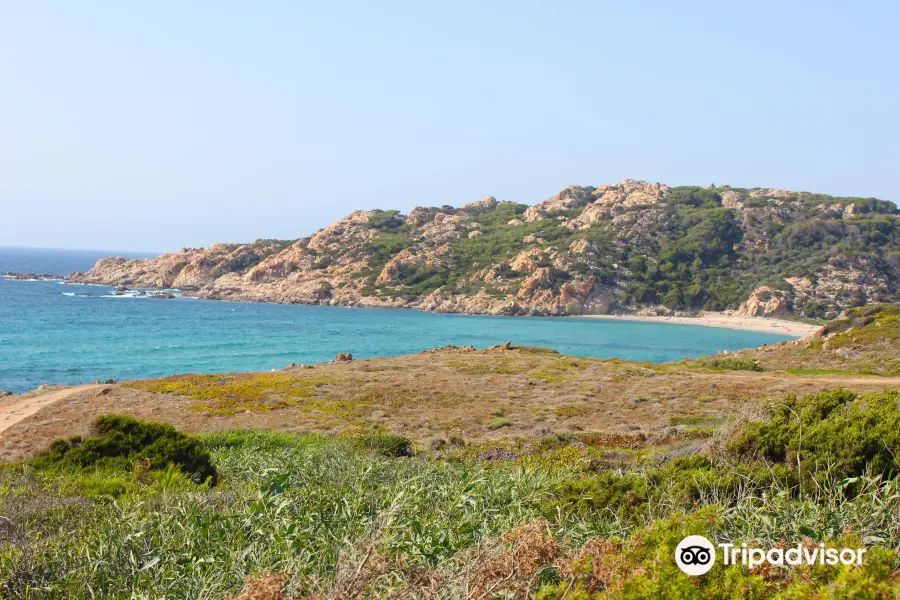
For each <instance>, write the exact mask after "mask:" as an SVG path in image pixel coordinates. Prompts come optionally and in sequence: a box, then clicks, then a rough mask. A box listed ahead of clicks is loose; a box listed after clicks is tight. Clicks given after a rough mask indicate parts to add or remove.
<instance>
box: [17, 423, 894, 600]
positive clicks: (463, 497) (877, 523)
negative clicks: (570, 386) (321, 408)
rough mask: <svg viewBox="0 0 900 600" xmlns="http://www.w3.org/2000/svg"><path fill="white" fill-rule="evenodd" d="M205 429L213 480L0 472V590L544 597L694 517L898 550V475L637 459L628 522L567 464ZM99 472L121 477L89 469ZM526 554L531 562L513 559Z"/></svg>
mask: <svg viewBox="0 0 900 600" xmlns="http://www.w3.org/2000/svg"><path fill="white" fill-rule="evenodd" d="M202 440H203V443H204V445H205V446H206V447H207V448H208V449H209V452H210V454H211V456H212V459H213V462H214V464H215V465H216V468H217V469H218V472H219V474H220V477H221V482H220V484H219V485H218V486H215V487H212V486H208V485H206V486H202V485H201V486H198V485H196V484H194V483H192V482H190V480H189V479H188V478H187V477H185V476H184V475H181V474H180V473H179V472H178V471H177V470H171V469H170V470H168V471H165V472H161V473H157V474H156V475H155V476H154V477H152V478H147V477H145V474H142V473H139V472H137V471H135V472H129V471H123V470H118V471H116V470H111V469H96V470H88V471H86V472H84V473H80V474H74V473H72V474H66V473H61V472H58V471H54V472H43V471H36V470H35V469H34V468H32V467H30V466H23V465H18V466H13V467H8V468H6V469H5V470H3V471H0V515H2V516H4V517H6V518H8V520H9V522H8V523H7V522H5V521H3V522H0V597H10V598H209V599H213V598H223V597H225V596H226V594H229V593H235V592H236V591H237V590H239V589H240V588H241V586H242V584H243V582H244V581H245V579H246V578H247V577H248V576H253V575H255V574H260V573H266V572H275V573H285V574H286V575H287V578H286V582H285V586H286V587H285V590H286V593H288V594H291V595H297V596H298V597H299V596H300V595H303V594H315V593H325V594H327V593H329V592H334V591H335V590H342V593H343V594H344V597H366V596H368V595H374V594H375V593H376V591H377V592H378V593H379V594H383V595H389V594H390V593H391V591H393V592H397V593H400V592H402V594H407V596H403V595H402V594H401V597H410V596H409V595H410V594H412V592H410V590H413V589H419V587H421V586H426V585H431V586H436V589H439V590H440V594H438V596H437V597H441V598H453V597H459V598H463V597H468V595H470V594H471V593H472V590H473V589H481V590H494V592H496V593H500V591H502V590H503V589H514V590H518V591H517V592H516V594H518V593H524V592H522V590H527V591H528V593H534V592H536V591H537V590H538V589H539V588H541V587H542V586H551V587H549V588H547V589H550V590H551V591H550V592H548V594H549V595H547V596H546V597H556V596H554V595H553V593H552V586H553V585H556V584H555V583H554V582H557V581H558V582H559V585H560V586H561V587H560V588H559V589H560V590H564V589H569V588H567V587H565V585H566V583H567V582H568V583H569V584H571V583H572V581H576V580H577V581H579V582H580V581H581V580H579V579H577V577H576V575H573V574H571V573H570V571H568V570H567V569H569V567H568V566H567V565H568V564H569V563H570V562H571V561H570V558H571V556H574V555H576V554H577V553H578V552H582V551H583V549H584V548H590V547H593V546H591V544H592V543H594V542H592V540H597V539H601V540H612V541H610V542H609V544H612V546H603V545H602V544H601V546H602V547H604V548H606V547H609V548H612V547H615V548H618V550H616V552H619V553H621V557H622V558H621V561H620V562H619V563H617V564H618V565H619V566H618V567H616V568H618V569H620V570H619V571H616V573H618V575H617V577H620V578H621V579H622V580H623V581H624V580H630V579H628V578H635V577H636V578H640V577H650V578H652V577H657V578H658V577H662V576H663V575H665V574H666V573H669V571H666V570H665V569H663V567H660V566H659V565H667V564H668V563H666V562H665V561H666V560H667V558H666V557H668V554H665V552H668V550H665V552H663V551H662V550H660V551H659V552H662V554H659V553H658V554H659V556H656V555H654V556H655V558H653V557H649V558H648V556H649V555H646V552H649V550H640V548H645V549H646V548H654V547H656V546H654V544H662V545H659V548H663V549H665V548H668V546H666V545H665V544H668V543H669V541H671V539H675V538H676V537H677V536H678V535H682V534H683V532H684V531H686V530H687V529H686V528H691V527H696V526H697V525H696V524H697V523H698V522H700V521H703V522H704V523H707V524H708V525H704V526H708V527H709V530H708V531H709V532H711V533H712V534H714V535H715V536H716V538H717V539H719V540H732V541H735V540H736V541H740V540H756V541H758V542H761V543H764V544H765V545H774V544H777V543H781V542H793V541H800V540H836V539H840V538H844V537H846V536H848V535H850V536H853V537H854V539H858V540H860V541H861V543H864V544H866V545H877V546H882V547H885V548H888V549H891V550H896V549H898V548H900V524H898V520H897V518H896V515H897V514H900V484H898V483H897V482H896V481H895V480H884V479H882V478H881V477H880V476H877V475H874V474H871V473H870V474H867V475H863V476H860V477H857V478H854V479H853V480H852V481H850V480H847V481H842V482H837V483H836V484H834V485H830V486H823V487H821V488H820V489H818V490H817V491H814V492H811V493H800V494H798V493H797V489H796V488H791V487H789V486H784V487H780V486H779V484H777V483H776V484H773V486H771V487H765V486H761V485H759V483H758V482H752V481H748V482H747V483H746V485H733V484H729V485H728V486H723V485H718V484H717V482H716V480H715V479H712V480H707V479H703V481H699V480H698V481H696V482H684V481H681V482H679V485H671V486H669V487H666V486H665V485H663V484H661V483H660V481H659V479H658V477H657V476H656V475H654V474H653V473H652V472H651V470H648V469H646V468H644V469H636V470H635V471H634V476H635V477H639V478H640V477H646V478H649V479H648V480H652V481H653V482H654V485H656V486H657V487H660V486H662V487H660V491H659V492H658V493H656V492H654V494H653V495H651V496H650V500H649V501H647V502H646V503H645V504H644V505H642V506H640V507H638V509H637V512H636V516H635V518H630V519H626V518H623V517H622V516H621V515H617V514H616V513H615V511H613V510H606V509H598V510H590V511H587V512H585V511H582V510H578V508H577V506H575V505H573V504H571V503H566V502H562V501H560V499H559V497H558V494H557V491H558V489H559V485H560V483H562V482H564V481H566V480H569V479H570V478H571V477H572V476H573V473H572V471H571V470H568V469H564V468H563V469H559V470H555V469H552V468H546V467H540V468H531V467H526V466H523V465H521V464H515V463H512V464H509V463H507V464H504V465H499V466H498V465H487V464H480V465H478V464H476V465H475V466H467V465H465V464H463V463H454V462H447V461H438V460H430V459H425V458H421V457H401V458H390V457H386V456H383V455H378V454H374V453H371V452H368V451H367V449H366V448H362V447H360V445H359V444H357V443H354V442H353V441H350V440H341V439H330V438H326V437H321V436H293V435H287V434H279V433H267V432H258V431H240V432H222V433H216V434H210V435H205V436H203V437H202ZM677 473H678V474H677V476H678V477H682V478H684V477H698V478H702V477H704V476H703V475H702V474H696V473H695V472H694V471H679V472H677ZM584 476H585V477H592V475H589V474H588V475H584ZM655 477H656V479H654V478H655ZM110 479H114V480H116V481H120V482H121V481H127V482H128V485H126V486H124V487H115V486H114V487H112V488H110V487H108V486H104V485H101V484H100V483H99V482H103V481H107V480H110ZM691 483H696V484H698V485H688V486H687V487H688V488H690V489H692V490H700V491H699V492H698V493H697V494H696V496H694V497H693V498H692V499H691V500H690V502H688V503H685V500H684V498H683V497H682V496H681V495H680V492H678V491H677V490H679V489H685V485H684V484H691ZM701 484H702V485H701ZM848 486H852V488H853V490H854V493H853V494H848V493H847V489H848ZM110 489H113V490H115V491H114V492H112V493H109V490H110ZM705 515H714V518H713V517H707V516H705ZM0 521H2V520H0ZM523 527H524V528H525V529H521V528H523ZM517 528H518V529H517ZM529 528H530V529H529ZM511 531H512V532H515V531H526V532H530V533H528V535H530V536H531V537H530V538H528V539H531V540H532V542H528V543H534V544H538V546H539V547H540V549H541V551H540V552H538V554H536V555H534V556H538V557H539V558H540V560H538V559H535V558H533V557H532V558H531V559H527V560H526V558H523V557H525V556H526V555H528V556H530V555H529V554H528V552H529V548H528V547H526V546H523V544H524V543H525V542H522V541H521V540H522V539H525V538H523V537H522V536H521V535H519V537H516V536H515V535H512V534H510V532H511ZM541 532H543V533H541ZM517 535H518V534H517ZM660 536H667V537H665V540H668V541H665V544H664V543H663V542H662V541H660V540H662V539H663V538H662V537H660ZM526 537H527V536H526ZM505 540H506V541H505ZM509 540H512V541H509ZM534 540H537V541H536V542H535V541H534ZM634 540H637V541H634ZM510 544H512V546H514V548H513V549H512V550H508V551H507V550H503V548H506V546H508V545H510ZM603 544H606V542H603ZM538 546H535V547H538ZM567 549H570V550H571V552H572V553H575V554H567V553H568V552H570V550H567ZM503 552H507V554H503ZM605 552H606V554H604V555H603V556H604V557H606V558H608V557H610V556H613V558H615V556H619V555H615V554H614V555H610V554H609V551H608V550H607V551H605ZM641 552H643V553H644V554H641ZM532 554H534V553H533V552H532ZM664 555H665V556H664ZM598 556H599V555H598ZM893 556H894V559H892V560H894V561H895V563H896V555H893ZM629 557H631V558H629ZM606 558H604V560H606ZM528 560H531V561H532V562H533V563H534V564H536V565H538V567H540V568H538V567H534V565H532V567H534V568H531V567H529V568H530V569H531V570H528V569H525V568H524V567H522V566H521V565H522V564H525V563H527V562H528ZM504 561H505V562H504ZM510 561H511V562H510ZM522 561H525V563H523V562H522ZM535 561H536V562H535ZM541 561H549V562H551V563H553V561H556V562H555V563H554V564H550V565H547V566H540V565H539V564H538V563H540V562H541ZM628 561H633V564H631V563H628ZM654 561H656V562H654ZM508 564H511V565H513V566H511V567H508ZM529 564H531V563H529ZM498 565H500V566H498ZM516 565H518V566H516ZM622 565H625V566H622ZM629 565H630V566H629ZM501 566H502V569H501ZM626 566H627V567H628V569H630V570H624V571H623V570H622V569H625V567H626ZM507 568H509V569H510V570H509V573H508V574H507V572H506V571H504V570H503V569H507ZM667 568H668V567H666V569H667ZM659 569H663V570H659ZM366 573H370V574H371V577H369V579H365V574H366ZM660 573H662V574H663V575H660ZM745 575H747V574H746V573H743V574H741V577H743V576H745ZM479 577H480V578H481V579H478V578H479ZM486 577H493V578H494V579H492V580H488V581H485V578H486ZM665 577H670V575H665ZM671 577H676V578H677V577H682V576H681V575H678V574H677V573H676V574H675V575H671ZM729 577H731V578H732V579H734V578H735V577H737V576H736V575H734V576H732V575H730V576H729ZM567 578H568V579H567ZM364 579H365V580H364ZM673 581H675V580H673ZM677 581H679V582H682V583H685V581H687V580H684V581H682V580H681V579H678V580H677ZM735 581H737V579H735ZM754 581H756V580H754ZM423 582H426V583H423ZM428 582H430V583H428ZM473 582H474V583H473ZM500 582H503V583H502V585H501V584H500ZM763 583H765V582H763ZM513 584H515V585H514V586H513ZM578 585H581V583H578ZM604 585H605V584H604ZM685 585H687V583H685ZM735 585H737V584H735ZM754 585H756V584H754ZM760 585H763V584H760ZM804 585H805V584H804ZM417 586H419V587H417ZM472 586H475V587H472ZM479 586H480V587H479ZM503 586H506V587H503ZM509 586H513V587H509ZM576 587H577V586H576ZM585 589H587V588H585ZM610 589H612V588H610ZM648 589H649V588H648ZM654 589H655V588H654ZM685 589H693V588H691V587H690V586H688V587H687V588H685ZM698 589H699V588H698ZM717 589H718V588H717ZM728 589H731V588H728ZM398 590H399V591H400V592H398ZM404 590H405V591H404ZM695 591H696V590H695ZM494 592H492V593H494ZM592 593H593V592H592ZM598 593H599V592H598ZM609 593H612V592H609ZM697 593H698V594H699V593H700V592H697ZM720 593H724V592H721V590H720V591H719V592H716V594H720ZM335 594H336V595H337V596H340V594H337V593H336V592H335ZM710 594H711V596H710V597H716V596H715V594H712V592H710ZM564 595H566V594H563V593H562V592H560V594H559V597H562V596H564ZM412 597H415V594H412ZM487 597H490V596H487ZM566 597H567V598H573V597H584V598H587V597H592V596H590V595H587V596H576V595H574V593H573V594H568V595H566ZM637 597H645V596H637ZM872 597H877V596H872Z"/></svg>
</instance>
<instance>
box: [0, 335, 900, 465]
mask: <svg viewBox="0 0 900 600" xmlns="http://www.w3.org/2000/svg"><path fill="white" fill-rule="evenodd" d="M898 383H900V379H898V380H896V381H895V380H892V379H889V378H885V377H862V376H859V375H852V376H837V375H829V376H804V375H793V374H790V373H785V372H783V371H777V372H776V371H766V372H762V373H752V372H745V371H719V372H716V371H708V370H706V369H696V368H690V367H689V366H687V365H682V364H680V363H673V364H666V365H654V364H651V363H629V362H627V361H621V360H595V359H588V358H573V357H566V356H561V355H559V354H553V353H549V352H536V351H528V350H522V349H514V350H502V349H499V348H497V349H489V350H471V351H466V352H462V351H460V350H453V349H446V350H438V351H428V352H422V353H419V354H414V355H410V356H403V357H398V358H380V359H370V360H357V361H353V362H350V363H339V364H338V363H336V364H330V363H329V364H322V365H316V366H315V367H314V368H312V369H308V368H303V369H301V368H296V369H287V370H285V371H281V372H274V373H238V374H222V375H179V376H174V377H167V378H163V379H157V380H150V381H136V382H130V383H125V384H119V385H110V386H107V387H109V389H110V391H109V393H108V394H105V395H102V396H96V395H95V394H94V393H88V392H84V393H73V394H72V395H71V396H70V397H68V398H66V399H65V400H62V401H59V402H57V403H55V404H51V405H48V406H47V407H45V408H43V409H42V410H41V411H40V412H38V413H37V414H35V415H33V416H32V417H29V418H26V419H24V420H23V421H21V422H20V423H18V424H16V425H14V426H12V427H11V428H9V429H8V430H6V431H5V432H3V433H2V434H0V460H16V459H19V458H24V457H29V456H33V455H34V454H35V453H36V452H38V451H39V450H41V449H43V448H44V447H46V445H47V444H49V442H50V441H52V440H53V439H55V438H58V437H64V436H69V435H74V434H84V433H87V430H88V427H89V424H90V423H91V422H93V420H94V419H95V418H96V417H97V416H98V415H101V414H107V413H111V412H116V413H124V414H130V415H133V416H135V417H138V418H145V419H148V418H149V419H152V420H156V421H163V422H168V423H170V424H172V425H174V426H175V427H177V428H178V429H181V430H183V431H187V432H204V431H216V430H221V429H231V428H261V429H277V430H281V431H290V432H318V433H326V434H332V435H345V434H357V433H390V434H397V435H403V436H406V437H409V438H411V439H413V440H415V441H417V442H419V443H427V442H429V441H430V440H433V439H435V438H439V437H440V438H449V437H453V436H456V437H461V438H464V439H465V440H467V441H468V442H473V443H482V442H490V441H497V440H504V439H509V438H517V437H522V436H525V437H527V436H529V435H530V433H531V432H532V431H535V430H550V431H555V432H566V431H569V432H571V431H584V432H599V433H603V434H607V435H615V434H621V433H622V432H623V431H625V432H627V431H643V432H650V431H654V430H660V429H662V428H665V427H668V426H669V425H670V424H671V423H673V422H674V423H683V422H684V423H687V422H691V423H706V422H709V423H718V422H722V421H723V420H725V419H727V418H728V417H729V416H732V415H736V414H739V413H740V411H741V410H742V407H743V406H744V404H745V401H746V400H747V399H752V398H767V397H774V396H779V395H783V394H784V393H788V392H789V393H796V394H807V393H813V392H817V391H822V390H824V389H830V388H834V387H837V386H844V387H847V388H849V389H853V390H856V391H860V392H863V391H873V390H881V389H884V388H885V387H890V386H896V385H898ZM501 418H502V419H503V421H502V422H501V421H494V419H501ZM623 441H624V440H623ZM597 443H600V441H599V440H598V441H597ZM603 443H604V444H605V443H606V442H603ZM633 444H634V438H633V437H631V438H630V441H629V442H628V445H629V446H630V445H633ZM612 445H613V444H610V446H612Z"/></svg>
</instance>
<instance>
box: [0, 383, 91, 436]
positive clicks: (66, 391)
mask: <svg viewBox="0 0 900 600" xmlns="http://www.w3.org/2000/svg"><path fill="white" fill-rule="evenodd" d="M102 387H104V386H103V385H96V384H90V385H76V386H72V387H66V388H63V389H54V390H50V391H48V392H37V393H34V392H31V393H28V394H23V395H21V396H10V397H8V398H5V399H3V400H0V433H3V432H4V431H6V430H7V429H9V428H10V427H12V426H13V425H15V424H16V423H18V422H19V421H22V420H23V419H26V418H28V417H30V416H31V415H33V414H35V413H36V412H38V411H39V410H41V409H42V408H44V407H45V406H49V405H51V404H53V403H55V402H59V401H60V400H65V399H66V398H68V397H69V396H71V395H72V394H77V393H78V392H81V391H84V390H93V389H97V390H99V389H100V388H102Z"/></svg>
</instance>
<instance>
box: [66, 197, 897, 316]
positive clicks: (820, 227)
mask: <svg viewBox="0 0 900 600" xmlns="http://www.w3.org/2000/svg"><path fill="white" fill-rule="evenodd" d="M898 222H900V213H898V211H897V208H896V206H895V205H894V204H893V203H891V202H887V201H882V200H876V199H872V198H843V197H832V196H826V195H821V194H810V193H806V192H788V191H785V190H775V189H761V188H755V189H740V188H731V187H718V188H716V187H709V188H701V187H668V186H666V185H663V184H658V183H656V184H649V183H645V182H640V181H633V180H625V181H622V182H620V183H618V184H615V185H602V186H600V187H596V188H595V187H581V186H570V187H568V188H566V189H564V190H562V191H561V192H559V193H558V194H556V195H555V196H553V197H552V198H549V199H547V200H545V201H543V202H541V203H538V204H536V205H534V206H527V205H524V204H516V203H513V202H498V201H497V200H496V199H494V198H493V197H487V198H485V199H483V200H480V201H477V202H473V203H471V204H466V205H464V206H461V207H459V208H454V207H451V206H442V207H417V208H415V209H413V210H412V211H410V213H409V214H408V215H403V214H400V213H399V212H398V211H395V210H368V211H354V212H353V213H351V214H350V215H348V216H347V217H345V218H344V219H341V220H339V221H337V222H336V223H334V224H332V225H330V226H328V227H326V228H325V229H322V230H319V231H317V232H316V233H314V234H313V235H311V236H309V237H305V238H301V239H298V240H295V241H278V240H257V241H255V242H252V243H250V244H215V245H213V246H210V247H208V248H185V249H183V250H182V251H181V252H179V253H176V254H166V255H163V256H160V257H158V258H155V259H137V260H127V259H124V258H108V259H104V260H101V261H99V262H98V263H97V264H96V265H95V266H94V267H93V268H92V269H91V270H90V271H88V272H87V273H84V274H82V273H75V274H73V275H72V277H71V280H72V281H76V282H85V283H102V284H108V285H127V286H135V287H154V288H178V289H181V290H184V291H185V292H186V293H187V294H189V295H194V296H199V297H203V298H211V299H227V300H248V301H263V302H278V303H301V304H335V305H347V306H394V307H411V308H418V309H423V310H433V311H443V312H464V313H489V314H511V315H519V314H540V315H565V314H603V313H608V312H610V311H613V310H616V311H622V312H631V311H641V310H650V311H661V312H666V313H670V312H672V311H696V310H701V309H702V310H726V309H735V310H739V311H740V312H741V313H742V314H748V315H762V316H777V315H781V314H789V313H793V314H797V315H805V316H810V317H834V316H836V315H837V314H838V313H839V312H840V311H841V310H843V309H845V308H850V307H853V306H859V305H862V304H867V303H872V302H895V301H897V300H900V227H898Z"/></svg>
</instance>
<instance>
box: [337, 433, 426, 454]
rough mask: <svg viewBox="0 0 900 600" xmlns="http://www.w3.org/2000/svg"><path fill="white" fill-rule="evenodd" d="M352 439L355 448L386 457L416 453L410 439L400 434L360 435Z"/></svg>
mask: <svg viewBox="0 0 900 600" xmlns="http://www.w3.org/2000/svg"><path fill="white" fill-rule="evenodd" d="M352 440H353V445H354V446H356V447H357V448H362V449H364V450H366V451H368V452H372V453H375V454H377V455H378V456H384V457H386V458H400V457H402V456H412V455H413V454H415V453H416V449H415V446H413V443H412V441H411V440H410V439H409V438H405V437H403V436H400V435H387V434H376V435H361V436H357V437H354V438H352Z"/></svg>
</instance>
